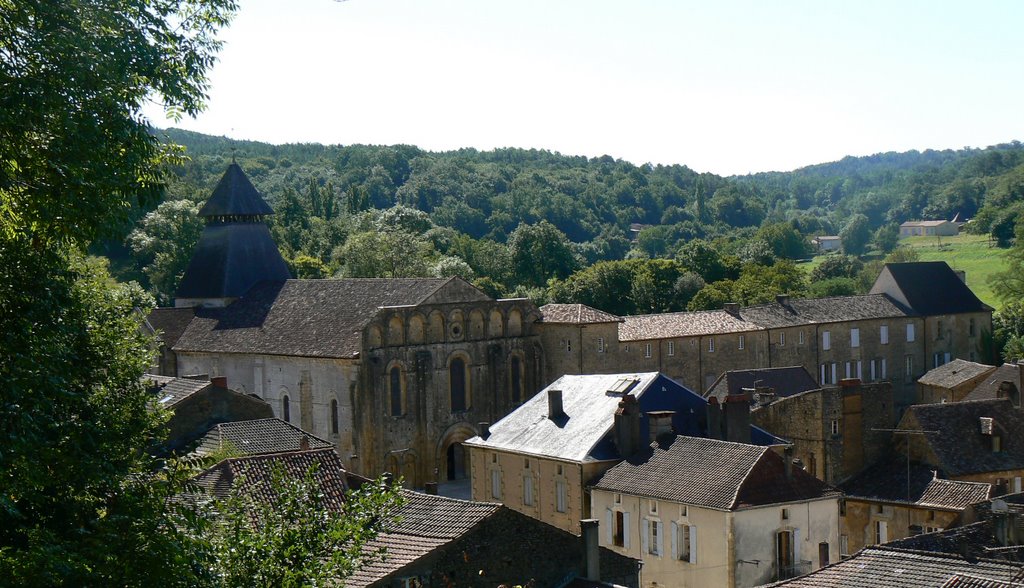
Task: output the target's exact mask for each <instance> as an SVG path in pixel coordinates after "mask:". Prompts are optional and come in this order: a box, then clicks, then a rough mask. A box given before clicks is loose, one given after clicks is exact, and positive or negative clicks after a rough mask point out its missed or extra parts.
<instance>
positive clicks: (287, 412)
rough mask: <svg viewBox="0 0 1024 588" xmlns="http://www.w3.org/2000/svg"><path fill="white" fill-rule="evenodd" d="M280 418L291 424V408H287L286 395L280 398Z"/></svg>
mask: <svg viewBox="0 0 1024 588" xmlns="http://www.w3.org/2000/svg"><path fill="white" fill-rule="evenodd" d="M281 417H282V418H283V419H284V420H285V421H287V422H289V423H290V422H292V408H291V406H289V402H288V395H287V394H285V395H284V396H282V397H281Z"/></svg>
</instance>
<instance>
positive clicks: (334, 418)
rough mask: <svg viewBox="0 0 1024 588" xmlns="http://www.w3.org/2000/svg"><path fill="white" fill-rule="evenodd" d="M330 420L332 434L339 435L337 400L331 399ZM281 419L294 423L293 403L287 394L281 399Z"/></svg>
mask: <svg viewBox="0 0 1024 588" xmlns="http://www.w3.org/2000/svg"><path fill="white" fill-rule="evenodd" d="M330 418H331V434H332V435H337V434H338V430H339V428H340V422H339V421H340V419H339V416H338V401H337V400H335V399H331V408H330ZM281 419H282V420H284V421H285V422H289V423H290V422H292V401H291V399H290V398H289V397H288V395H287V394H285V395H284V396H282V397H281Z"/></svg>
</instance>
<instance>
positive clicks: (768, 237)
mask: <svg viewBox="0 0 1024 588" xmlns="http://www.w3.org/2000/svg"><path fill="white" fill-rule="evenodd" d="M755 239H759V240H761V241H764V242H765V243H767V244H768V246H769V247H770V248H771V251H772V253H773V254H774V255H775V257H778V258H781V259H802V258H804V257H807V256H808V255H810V253H811V244H810V243H809V242H808V241H807V239H806V238H804V236H803V235H802V234H801V233H800V231H799V229H797V228H796V227H795V226H794V225H793V224H792V223H772V224H764V225H761V228H760V229H758V230H757V233H756V235H755Z"/></svg>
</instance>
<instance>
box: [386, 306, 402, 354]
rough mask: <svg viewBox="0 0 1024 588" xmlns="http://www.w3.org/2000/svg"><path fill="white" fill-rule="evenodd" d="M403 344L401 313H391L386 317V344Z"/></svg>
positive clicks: (391, 345)
mask: <svg viewBox="0 0 1024 588" xmlns="http://www.w3.org/2000/svg"><path fill="white" fill-rule="evenodd" d="M404 344H405V321H403V320H402V315H400V314H393V315H391V318H390V319H388V346H390V347H393V346H398V345H404Z"/></svg>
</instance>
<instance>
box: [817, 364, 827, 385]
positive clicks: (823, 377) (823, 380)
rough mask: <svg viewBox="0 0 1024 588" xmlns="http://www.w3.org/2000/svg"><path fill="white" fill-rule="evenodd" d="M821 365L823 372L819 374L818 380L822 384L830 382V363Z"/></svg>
mask: <svg viewBox="0 0 1024 588" xmlns="http://www.w3.org/2000/svg"><path fill="white" fill-rule="evenodd" d="M819 367H820V371H821V373H820V374H819V375H818V382H819V383H821V384H828V364H825V363H823V364H821V365H820V366H819Z"/></svg>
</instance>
